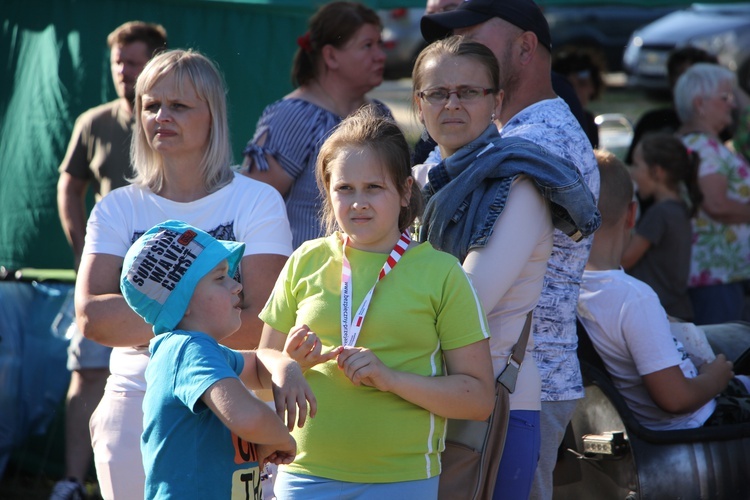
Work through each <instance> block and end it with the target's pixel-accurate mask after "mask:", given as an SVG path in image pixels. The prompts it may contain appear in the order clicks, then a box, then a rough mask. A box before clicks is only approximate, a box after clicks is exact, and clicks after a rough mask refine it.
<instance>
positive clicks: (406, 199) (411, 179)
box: [401, 176, 414, 208]
mask: <svg viewBox="0 0 750 500" xmlns="http://www.w3.org/2000/svg"><path fill="white" fill-rule="evenodd" d="M412 185H414V177H412V176H409V177H407V178H406V189H405V190H404V196H403V197H402V198H401V206H402V207H404V208H405V207H408V206H409V202H410V201H411V187H412Z"/></svg>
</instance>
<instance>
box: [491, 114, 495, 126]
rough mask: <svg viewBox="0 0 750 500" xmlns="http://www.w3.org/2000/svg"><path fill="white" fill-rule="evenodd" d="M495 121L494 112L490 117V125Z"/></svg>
mask: <svg viewBox="0 0 750 500" xmlns="http://www.w3.org/2000/svg"><path fill="white" fill-rule="evenodd" d="M494 121H495V112H494V111H493V112H492V116H490V123H492V122H494Z"/></svg>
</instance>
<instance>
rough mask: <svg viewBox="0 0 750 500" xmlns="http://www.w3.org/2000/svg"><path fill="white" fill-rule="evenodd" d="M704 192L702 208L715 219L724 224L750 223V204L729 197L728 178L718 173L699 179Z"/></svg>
mask: <svg viewBox="0 0 750 500" xmlns="http://www.w3.org/2000/svg"><path fill="white" fill-rule="evenodd" d="M698 185H699V186H700V188H701V191H702V192H703V203H702V204H701V208H702V209H703V210H704V211H705V212H706V213H707V214H708V215H709V216H710V217H711V218H712V219H714V220H716V221H717V222H721V223H722V224H748V223H750V204H748V203H741V202H739V201H736V200H732V199H730V198H728V197H727V187H728V183H727V178H726V177H725V176H724V175H722V174H718V173H714V174H708V175H704V176H702V177H700V178H699V179H698Z"/></svg>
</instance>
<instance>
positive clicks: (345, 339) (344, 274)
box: [341, 231, 411, 347]
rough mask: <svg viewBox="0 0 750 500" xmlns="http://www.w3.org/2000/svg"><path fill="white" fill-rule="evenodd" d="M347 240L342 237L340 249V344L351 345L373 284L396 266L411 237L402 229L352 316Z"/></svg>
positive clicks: (369, 298) (360, 322)
mask: <svg viewBox="0 0 750 500" xmlns="http://www.w3.org/2000/svg"><path fill="white" fill-rule="evenodd" d="M348 242H349V238H348V237H347V238H345V239H344V244H343V249H342V253H343V262H342V266H341V345H343V346H349V347H351V346H354V345H355V344H356V343H357V337H359V332H360V330H362V323H364V321H365V315H366V314H367V309H368V308H369V307H370V301H371V300H372V294H373V292H375V286H376V285H377V284H378V282H379V281H380V280H382V279H383V278H385V276H386V274H388V273H389V272H391V270H392V269H393V268H394V267H396V264H398V261H399V260H400V259H401V256H402V255H404V252H406V249H407V248H408V247H409V244H410V243H411V237H410V236H409V232H408V231H404V232H403V233H402V234H401V237H400V238H399V239H398V241H397V242H396V246H394V247H393V250H391V253H390V255H389V256H388V258H387V259H386V261H385V263H384V264H383V268H382V269H381V270H380V273H379V274H378V279H377V280H376V281H375V284H374V285H372V288H370V291H369V292H367V295H366V296H365V298H364V300H363V301H362V304H361V305H360V306H359V309H357V314H356V315H355V316H354V317H353V318H352V300H353V298H352V295H353V286H352V268H351V265H350V264H349V259H347V258H346V245H347V243H348ZM349 318H352V321H349Z"/></svg>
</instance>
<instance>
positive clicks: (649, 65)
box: [623, 3, 750, 91]
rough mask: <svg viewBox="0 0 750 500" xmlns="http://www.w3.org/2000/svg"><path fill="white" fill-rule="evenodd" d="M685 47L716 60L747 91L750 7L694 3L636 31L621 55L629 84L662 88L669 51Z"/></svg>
mask: <svg viewBox="0 0 750 500" xmlns="http://www.w3.org/2000/svg"><path fill="white" fill-rule="evenodd" d="M686 46H694V47H698V48H701V49H704V50H706V51H707V52H709V53H711V54H713V55H715V56H717V57H718V59H719V62H720V63H721V64H722V65H724V66H726V67H727V68H729V69H731V70H732V71H735V72H736V73H737V78H738V81H739V83H740V85H741V86H742V87H743V88H744V89H745V91H747V90H749V89H750V3H734V4H713V5H708V4H693V5H692V6H691V7H690V8H688V9H684V10H679V11H676V12H673V13H671V14H668V15H666V16H664V17H662V18H660V19H657V20H656V21H654V22H652V23H651V24H648V25H646V26H644V27H643V28H641V29H639V30H637V31H635V32H634V33H633V35H632V36H631V37H630V41H629V42H628V45H627V48H626V49H625V54H624V55H623V66H624V68H625V71H626V72H627V74H628V84H629V85H631V86H634V87H640V88H645V89H653V90H666V89H667V88H668V82H667V59H668V57H669V53H670V52H671V51H672V50H674V49H679V48H682V47H686Z"/></svg>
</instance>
